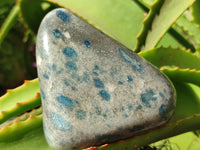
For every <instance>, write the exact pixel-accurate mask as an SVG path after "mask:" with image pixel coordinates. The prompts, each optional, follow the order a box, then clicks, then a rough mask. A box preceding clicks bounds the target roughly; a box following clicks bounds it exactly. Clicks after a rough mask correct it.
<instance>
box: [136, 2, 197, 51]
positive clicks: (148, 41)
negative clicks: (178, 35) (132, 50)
mask: <svg viewBox="0 0 200 150" xmlns="http://www.w3.org/2000/svg"><path fill="white" fill-rule="evenodd" d="M193 2H194V0H183V1H181V2H180V1H179V0H166V1H162V0H157V1H156V2H155V3H154V4H153V5H152V6H151V10H150V13H149V14H148V16H147V18H146V19H145V20H144V25H143V28H142V31H141V32H140V34H139V36H138V42H137V45H136V51H137V52H138V51H140V50H148V49H151V48H153V47H155V46H156V45H157V43H158V42H159V40H160V39H161V37H162V36H163V35H164V34H165V32H166V31H167V30H168V29H169V28H170V26H171V25H172V24H173V23H174V22H175V21H176V19H177V18H178V17H179V16H180V15H181V14H182V13H183V12H184V10H185V9H187V8H188V7H189V6H190V5H191V4H192V3H193ZM174 6H176V7H174Z"/></svg>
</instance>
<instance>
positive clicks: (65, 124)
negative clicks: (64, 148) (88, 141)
mask: <svg viewBox="0 0 200 150" xmlns="http://www.w3.org/2000/svg"><path fill="white" fill-rule="evenodd" d="M51 120H52V123H53V124H54V126H55V127H56V128H57V129H58V130H60V131H63V132H65V131H72V128H73V126H72V125H71V123H70V122H69V121H67V120H66V119H65V118H64V117H62V116H61V115H59V114H56V113H53V112H52V113H51Z"/></svg>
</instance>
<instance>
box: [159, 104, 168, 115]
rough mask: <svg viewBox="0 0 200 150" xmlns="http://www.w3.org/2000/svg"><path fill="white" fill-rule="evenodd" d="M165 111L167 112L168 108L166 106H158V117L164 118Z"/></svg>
mask: <svg viewBox="0 0 200 150" xmlns="http://www.w3.org/2000/svg"><path fill="white" fill-rule="evenodd" d="M167 111H168V107H167V106H166V105H164V104H162V105H161V106H160V108H159V114H160V116H162V117H164V116H166V115H167V114H166V113H167Z"/></svg>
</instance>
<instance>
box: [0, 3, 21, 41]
mask: <svg viewBox="0 0 200 150" xmlns="http://www.w3.org/2000/svg"><path fill="white" fill-rule="evenodd" d="M18 13H19V6H18V5H15V6H14V7H13V8H12V10H11V11H10V14H9V15H8V17H7V18H6V20H5V21H4V23H3V24H2V25H1V28H0V45H1V43H2V41H3V40H4V38H5V36H6V35H7V33H8V32H9V30H10V29H11V28H12V26H13V25H14V23H15V22H16V21H17V16H18Z"/></svg>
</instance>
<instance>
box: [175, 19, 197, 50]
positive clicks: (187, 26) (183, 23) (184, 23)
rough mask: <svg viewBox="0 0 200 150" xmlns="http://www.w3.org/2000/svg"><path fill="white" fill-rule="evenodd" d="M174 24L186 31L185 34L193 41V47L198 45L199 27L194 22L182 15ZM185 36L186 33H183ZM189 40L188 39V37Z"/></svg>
mask: <svg viewBox="0 0 200 150" xmlns="http://www.w3.org/2000/svg"><path fill="white" fill-rule="evenodd" d="M176 25H178V26H179V27H180V28H182V29H183V31H185V33H187V36H189V38H191V40H192V41H193V42H194V43H195V47H200V27H199V25H197V24H196V23H194V22H191V21H189V20H188V19H187V18H186V17H184V16H182V17H180V18H179V19H178V20H177V21H176ZM185 36H186V35H185ZM188 40H190V39H188Z"/></svg>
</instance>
